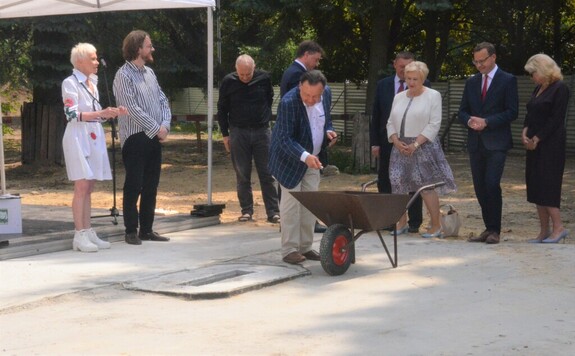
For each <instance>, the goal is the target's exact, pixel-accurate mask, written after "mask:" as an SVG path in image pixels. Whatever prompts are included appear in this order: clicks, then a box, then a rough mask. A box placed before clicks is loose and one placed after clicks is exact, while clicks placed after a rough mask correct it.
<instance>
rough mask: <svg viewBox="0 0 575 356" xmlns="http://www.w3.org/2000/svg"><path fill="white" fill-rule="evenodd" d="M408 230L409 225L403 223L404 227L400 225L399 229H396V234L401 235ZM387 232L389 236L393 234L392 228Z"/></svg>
mask: <svg viewBox="0 0 575 356" xmlns="http://www.w3.org/2000/svg"><path fill="white" fill-rule="evenodd" d="M408 231H409V226H408V225H405V226H404V227H402V228H401V229H399V230H397V236H399V235H403V234H407V232H408ZM389 234H390V235H391V236H393V230H392V231H390V232H389Z"/></svg>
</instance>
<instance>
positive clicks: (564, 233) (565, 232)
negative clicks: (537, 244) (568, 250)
mask: <svg viewBox="0 0 575 356" xmlns="http://www.w3.org/2000/svg"><path fill="white" fill-rule="evenodd" d="M567 235H569V230H567V229H565V230H563V231H562V232H561V233H560V234H559V236H557V237H556V238H554V239H552V238H551V237H548V238H546V239H545V240H543V241H541V242H543V243H545V244H556V243H559V241H561V240H563V242H565V239H567Z"/></svg>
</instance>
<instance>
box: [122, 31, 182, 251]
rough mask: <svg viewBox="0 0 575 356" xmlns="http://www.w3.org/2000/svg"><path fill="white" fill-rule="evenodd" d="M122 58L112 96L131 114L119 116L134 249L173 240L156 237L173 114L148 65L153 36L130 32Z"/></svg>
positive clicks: (126, 203) (129, 240) (128, 229)
mask: <svg viewBox="0 0 575 356" xmlns="http://www.w3.org/2000/svg"><path fill="white" fill-rule="evenodd" d="M122 53H123V56H124V59H125V60H126V63H125V64H124V65H123V66H122V67H120V69H119V70H118V72H116V77H115V78H114V95H115V96H116V102H117V104H118V105H122V106H125V107H126V108H127V109H128V115H126V116H119V117H118V123H119V132H120V144H121V146H122V160H123V161H124V168H125V169H126V177H125V180H124V189H123V213H124V226H125V231H126V235H125V240H126V243H128V244H131V245H141V244H142V240H149V241H169V238H167V237H164V236H160V235H159V234H158V233H156V232H154V231H153V229H152V225H153V224H154V212H155V209H156V195H157V192H158V184H159V182H160V172H161V164H162V145H161V142H163V141H164V140H165V139H166V138H167V136H168V133H169V131H170V122H171V118H172V114H171V112H170V107H169V103H168V98H167V97H166V95H165V94H164V93H163V91H162V89H161V88H160V85H159V84H158V80H157V79H156V75H155V74H154V71H153V70H152V69H151V68H149V67H147V66H146V64H149V63H153V62H154V58H153V56H152V54H153V53H154V46H153V45H152V40H151V39H150V36H149V35H148V34H147V33H146V32H144V31H140V30H136V31H132V32H130V33H129V34H128V35H127V36H126V38H125V39H124V43H123V46H122ZM138 199H140V207H139V208H140V209H139V212H138ZM138 225H139V227H140V233H139V234H138Z"/></svg>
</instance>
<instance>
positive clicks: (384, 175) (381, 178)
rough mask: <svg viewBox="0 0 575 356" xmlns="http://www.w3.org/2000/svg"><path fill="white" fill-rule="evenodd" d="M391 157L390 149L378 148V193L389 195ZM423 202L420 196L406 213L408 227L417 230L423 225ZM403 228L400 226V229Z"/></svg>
mask: <svg viewBox="0 0 575 356" xmlns="http://www.w3.org/2000/svg"><path fill="white" fill-rule="evenodd" d="M388 148H389V149H388ZM390 155H391V147H383V146H380V148H379V169H378V171H377V191H378V192H380V193H387V194H389V193H391V182H390V181H389V157H390ZM413 193H414V192H411V194H413ZM422 209H423V201H422V199H421V195H420V196H419V197H417V199H415V201H414V202H413V204H412V205H411V206H410V207H409V210H408V211H407V216H408V217H409V222H408V224H409V227H411V228H413V229H419V227H420V226H421V224H422V223H423V214H422ZM401 227H403V226H400V228H401Z"/></svg>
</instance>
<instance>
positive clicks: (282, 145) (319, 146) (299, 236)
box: [269, 70, 337, 264]
mask: <svg viewBox="0 0 575 356" xmlns="http://www.w3.org/2000/svg"><path fill="white" fill-rule="evenodd" d="M326 85H327V81H326V79H325V76H324V75H323V74H322V73H321V72H320V71H318V70H311V71H308V72H305V73H304V74H302V76H301V79H300V84H299V86H298V87H296V88H293V89H292V90H290V91H289V92H287V93H286V95H285V96H284V97H283V98H282V100H281V102H280V104H279V106H278V111H277V121H276V124H275V125H274V127H273V131H272V141H271V147H270V159H269V168H270V172H271V173H272V175H273V176H274V177H275V178H276V179H277V181H278V182H279V183H280V185H281V187H282V191H283V193H284V194H283V196H282V199H281V200H280V216H281V222H280V223H281V235H282V258H283V261H284V262H287V263H291V264H297V263H301V262H303V261H305V260H306V259H309V260H314V261H319V260H320V256H319V254H318V253H317V252H316V251H314V250H312V249H311V246H312V244H313V232H314V223H315V220H316V219H315V217H314V216H313V214H311V213H310V212H309V210H307V209H306V208H304V207H303V205H301V204H300V203H299V202H298V201H297V200H296V199H295V198H294V197H293V196H292V195H291V194H290V192H292V191H298V192H300V191H316V190H318V188H319V181H320V175H319V170H320V169H321V168H322V164H321V162H320V161H319V158H318V155H319V153H320V152H321V150H323V149H326V146H327V145H328V143H329V144H330V145H332V144H334V143H335V141H336V140H337V134H336V133H335V131H333V126H332V123H331V116H330V113H329V108H330V105H331V92H330V91H329V88H327V87H326Z"/></svg>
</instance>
